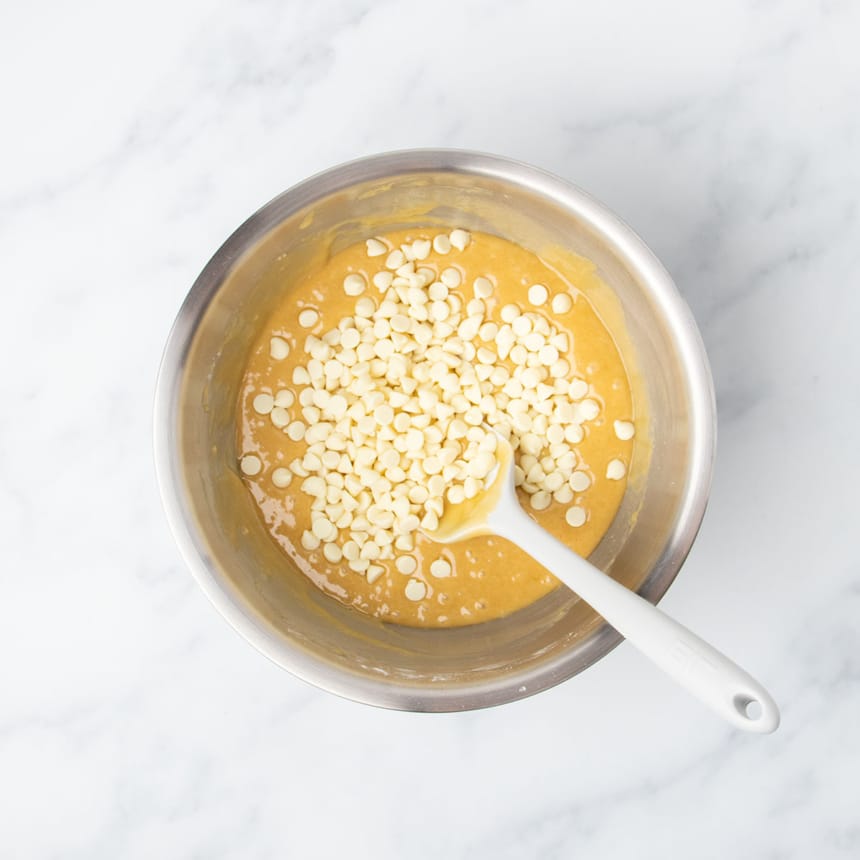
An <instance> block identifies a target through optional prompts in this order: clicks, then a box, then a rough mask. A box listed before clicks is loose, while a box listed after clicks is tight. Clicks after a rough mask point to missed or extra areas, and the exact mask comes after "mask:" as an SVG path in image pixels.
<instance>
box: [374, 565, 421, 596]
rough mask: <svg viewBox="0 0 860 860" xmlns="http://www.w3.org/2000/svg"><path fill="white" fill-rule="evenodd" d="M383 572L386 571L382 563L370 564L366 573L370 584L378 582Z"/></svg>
mask: <svg viewBox="0 0 860 860" xmlns="http://www.w3.org/2000/svg"><path fill="white" fill-rule="evenodd" d="M383 573H385V568H384V567H383V566H382V565H381V564H371V565H368V567H367V573H366V574H365V575H366V576H367V582H368V584H369V585H373V583H374V582H376V580H377V579H379V577H380V576H382V574H383ZM422 596H423V595H422ZM410 599H411V598H410ZM418 599H419V600H420V599H421V598H420V597H419V598H418Z"/></svg>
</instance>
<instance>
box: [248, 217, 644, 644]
mask: <svg viewBox="0 0 860 860" xmlns="http://www.w3.org/2000/svg"><path fill="white" fill-rule="evenodd" d="M438 233H439V231H438V230H437V229H427V230H410V231H405V232H398V233H390V234H387V235H385V236H382V237H380V238H381V239H382V240H384V241H385V242H386V243H387V244H388V245H389V246H390V247H391V248H398V247H400V246H401V245H404V244H409V243H411V242H413V241H414V240H416V239H433V237H434V236H436V235H438ZM385 261H386V256H385V255H382V256H376V257H369V256H368V250H367V248H366V247H365V245H364V243H362V244H360V245H356V246H353V247H351V248H348V249H346V250H345V251H343V252H341V253H339V254H337V255H335V256H334V257H332V258H331V259H330V260H329V261H328V262H327V264H326V265H325V267H324V268H323V269H322V270H321V271H319V272H314V273H311V274H310V275H308V276H307V277H306V278H305V280H304V281H302V282H301V283H299V284H298V285H297V286H296V288H294V289H291V290H290V291H289V293H287V294H285V295H284V299H283V302H282V304H281V306H280V307H279V308H278V309H277V310H276V311H275V313H274V314H273V315H272V317H271V318H270V319H269V320H268V321H267V322H266V324H265V325H264V326H263V327H262V329H261V331H260V336H259V339H258V340H257V342H256V343H255V345H254V347H253V349H252V351H251V354H250V357H249V359H248V366H247V371H246V374H245V378H244V381H243V385H242V388H241V395H240V402H239V405H238V409H239V413H238V414H239V420H238V422H237V423H238V451H239V452H240V456H244V457H247V456H248V455H252V456H251V459H250V460H249V461H247V462H251V461H254V460H255V458H258V459H259V466H260V470H259V473H257V474H247V472H248V471H251V472H253V471H254V469H253V468H250V469H245V468H244V465H245V464H244V463H243V471H245V472H246V474H245V475H244V476H243V477H244V480H245V481H246V483H247V485H248V488H249V490H250V492H251V493H252V494H253V497H254V499H255V500H256V502H257V505H258V507H259V509H260V513H261V515H262V517H263V519H264V521H265V523H266V525H267V527H268V529H269V531H270V533H271V534H272V536H273V537H274V539H275V540H276V541H277V542H278V543H279V545H280V546H281V547H282V548H283V550H284V551H285V552H286V553H287V555H289V556H290V558H292V559H293V561H294V562H295V563H296V564H297V566H298V567H299V568H300V570H301V571H302V572H303V573H304V574H305V575H307V576H308V577H309V578H310V579H311V580H312V581H313V582H314V583H315V584H316V585H317V586H318V587H319V588H321V589H322V590H324V591H325V592H326V593H328V594H330V595H331V596H332V597H334V598H336V599H337V600H339V601H341V602H343V603H345V604H348V605H351V606H354V607H355V608H356V609H359V610H361V611H363V612H367V613H370V614H372V615H375V616H377V617H380V618H383V619H385V620H389V621H392V622H396V623H400V624H406V625H412V626H423V627H451V626H459V625H465V624H474V623H477V622H481V621H487V620H490V619H494V618H499V617H502V616H505V615H507V614H509V613H511V612H514V611H515V610H517V609H520V608H522V607H524V606H526V605H528V604H530V603H532V602H533V601H535V600H537V599H538V598H540V597H542V596H543V595H545V594H547V593H548V592H549V591H551V590H552V589H553V588H555V587H556V586H557V585H558V581H557V580H556V579H555V578H554V577H553V576H552V575H551V574H549V573H548V572H547V571H546V570H545V569H544V568H542V567H541V566H540V565H538V564H537V563H536V562H535V561H534V560H532V559H531V558H530V557H529V556H528V555H527V554H526V553H525V552H524V551H523V550H521V549H519V548H518V547H516V546H514V545H512V544H510V543H509V542H507V541H505V540H503V539H501V538H495V537H475V538H471V539H469V540H466V541H463V542H462V543H460V544H457V545H453V546H442V545H440V544H436V543H435V542H434V541H433V540H432V539H431V538H429V537H428V536H427V535H426V534H424V533H422V532H421V531H419V532H415V534H414V549H412V550H410V551H409V552H408V553H406V554H407V555H410V556H412V557H414V558H415V559H416V561H417V570H415V571H414V572H412V571H410V572H409V573H406V574H405V573H403V572H400V571H399V570H398V569H397V567H396V566H395V559H393V558H392V559H388V560H379V561H374V565H381V566H382V568H384V571H383V572H381V573H377V576H378V578H376V579H375V581H373V582H369V581H368V577H367V575H366V574H364V573H362V572H356V571H355V570H351V569H350V568H349V566H348V565H347V562H346V559H342V560H341V561H339V562H337V563H332V562H330V561H328V560H327V559H326V557H325V556H324V554H323V551H322V549H323V548H322V547H317V548H314V549H307V548H306V547H305V546H303V544H302V534H303V533H304V532H305V531H306V530H308V529H310V528H311V501H312V499H311V497H310V496H308V495H306V494H305V493H303V492H302V491H301V490H300V486H301V484H302V477H301V476H297V477H293V479H292V481H291V483H290V484H289V486H287V487H286V488H279V487H277V486H276V485H275V483H274V482H273V480H272V474H273V472H274V470H275V469H277V468H281V469H284V468H286V467H289V464H290V463H292V462H294V461H295V460H296V458H299V459H301V458H302V457H303V456H304V454H305V452H306V451H307V448H308V445H307V443H306V442H305V441H304V440H302V439H299V440H298V441H294V440H293V439H291V438H290V436H289V435H288V434H287V432H285V431H286V430H287V427H280V428H279V427H277V426H275V424H274V423H273V421H272V420H271V416H270V415H266V414H260V413H259V410H257V409H255V408H254V401H255V398H256V397H258V396H259V395H260V394H270V395H274V394H275V393H276V392H278V391H282V390H290V391H292V392H293V393H294V394H298V387H297V386H296V385H295V384H294V382H293V374H294V370H295V368H296V367H298V366H300V365H302V366H304V365H306V364H307V362H308V358H309V356H308V355H307V354H306V353H305V351H304V348H303V347H304V344H305V339H306V338H307V336H308V335H309V334H313V335H315V336H317V337H322V335H323V334H324V333H325V332H328V331H329V330H330V329H333V328H335V327H337V325H338V323H339V321H341V320H342V319H343V318H344V317H351V316H352V315H353V314H354V313H355V307H356V301H357V297H356V296H355V295H347V294H346V293H345V291H344V277H345V276H346V275H347V274H349V273H356V274H360V275H361V276H362V277H363V279H364V280H365V281H366V282H367V289H366V292H364V293H363V294H362V295H365V296H371V297H373V298H374V299H376V300H377V301H379V300H381V298H382V296H381V292H380V290H378V289H377V288H376V287H374V285H373V283H372V279H373V276H374V275H375V274H376V273H378V272H380V271H386V266H385ZM415 265H416V266H424V267H430V268H432V269H434V270H435V271H436V272H437V273H441V272H442V271H443V270H444V269H446V268H447V267H451V266H455V267H456V268H457V269H458V270H459V271H460V272H461V273H462V276H463V277H462V283H461V284H460V285H459V286H458V287H457V288H455V289H451V290H450V294H451V295H458V296H459V297H460V299H461V301H462V303H463V305H464V306H465V305H466V304H467V302H469V301H470V300H472V299H474V298H475V294H474V293H473V288H472V284H473V282H474V280H475V279H476V278H478V277H487V278H489V279H490V280H491V281H492V282H493V287H494V288H493V293H492V295H491V296H489V297H487V298H486V299H485V305H486V314H487V318H488V319H492V320H494V321H495V322H496V323H501V322H502V318H501V308H502V307H503V306H505V305H508V304H516V305H518V306H519V307H520V308H521V309H522V310H523V311H526V310H528V311H529V312H530V313H536V314H541V315H543V316H544V317H546V319H547V320H548V321H549V322H550V323H551V325H552V326H553V327H554V328H555V329H557V330H558V331H560V332H566V333H567V334H568V335H569V338H570V344H571V346H570V348H569V349H568V351H567V353H566V354H563V355H562V356H561V357H562V358H566V359H567V361H568V362H569V363H570V366H571V371H570V373H569V374H568V377H569V378H570V379H574V378H577V379H581V380H583V381H584V382H585V383H587V386H588V393H587V397H588V398H589V399H590V400H592V401H594V402H596V403H597V404H598V405H599V407H600V411H599V414H598V415H597V416H596V417H595V418H594V419H593V420H589V421H587V422H585V423H584V424H583V429H584V431H585V432H584V438H582V440H581V441H579V442H577V443H575V444H574V443H571V445H570V447H571V448H572V449H573V450H574V452H575V454H576V460H577V466H576V469H577V471H578V472H585V473H586V474H587V475H588V477H589V479H590V486H589V487H588V488H587V489H584V490H581V489H580V488H579V487H578V488H577V491H576V492H575V493H574V494H573V499H572V500H571V501H568V502H566V503H560V502H558V501H552V503H551V504H550V505H549V507H547V508H546V509H543V510H535V509H533V507H531V504H530V499H529V496H528V495H527V494H526V493H525V492H524V491H523V490H522V489H521V490H520V491H519V493H520V499H521V502H522V504H523V507H524V509H525V510H526V511H528V512H529V513H530V514H531V515H532V516H533V517H534V518H535V519H536V520H537V521H538V522H539V523H540V524H541V526H543V527H544V528H545V529H547V530H548V531H549V532H551V533H552V534H554V535H555V536H556V537H557V538H559V539H560V540H562V541H563V542H564V543H565V544H567V545H568V546H570V547H571V548H572V549H573V550H575V551H576V552H577V553H579V554H580V555H582V556H588V555H589V554H590V552H591V551H592V550H593V549H594V547H595V546H596V545H597V544H598V542H599V541H600V539H601V537H602V536H603V534H604V533H605V532H606V530H607V528H608V527H609V524H610V523H611V521H612V519H613V517H614V516H615V513H616V511H617V510H618V507H619V505H620V503H621V498H622V496H623V494H624V490H625V485H626V471H627V468H628V467H629V464H630V458H631V454H632V447H633V442H632V440H631V439H630V438H620V437H628V432H629V433H630V434H631V435H632V426H631V424H630V422H633V421H634V416H633V404H632V402H631V394H630V386H629V384H628V379H627V374H626V372H625V368H624V365H623V363H622V360H621V357H620V355H619V352H618V350H617V348H616V346H615V343H614V341H613V338H612V335H611V334H610V332H609V331H608V330H607V329H606V328H605V326H604V325H603V323H602V321H601V320H600V318H599V317H598V316H597V314H596V312H595V311H594V309H593V308H592V307H591V305H590V304H589V303H588V301H587V300H586V298H585V296H584V294H583V291H581V290H580V289H578V288H577V286H576V285H577V284H578V285H579V286H581V287H583V288H586V287H587V286H588V284H589V283H590V282H591V281H592V280H594V281H596V276H595V274H594V272H593V266H592V265H591V264H590V263H588V261H586V260H583V259H581V258H572V259H571V264H570V268H569V270H567V271H566V273H565V274H567V276H568V277H569V278H570V280H568V279H567V278H566V277H564V276H563V275H562V274H561V273H560V272H558V271H555V270H554V269H552V268H550V267H549V266H548V265H546V264H545V263H544V262H543V261H542V260H541V259H539V258H538V257H536V256H535V255H533V254H532V253H530V252H529V251H527V250H525V249H523V248H521V247H519V246H518V245H516V244H514V243H512V242H509V241H507V240H504V239H501V238H499V237H496V236H490V235H486V234H481V233H474V234H472V235H471V241H469V244H468V245H467V246H466V247H465V248H464V249H463V250H458V249H456V248H452V249H451V250H450V251H449V252H448V253H446V254H441V253H438V252H437V251H436V250H432V251H431V253H430V254H429V256H428V257H427V258H426V259H424V260H420V261H416V262H415ZM534 284H541V285H544V286H545V287H546V288H547V293H548V297H549V298H548V299H547V300H546V302H545V303H542V304H540V305H537V306H535V305H532V304H530V302H529V299H528V295H529V294H528V289H529V287H530V286H531V285H534ZM560 294H567V295H569V296H570V298H571V299H572V302H571V305H572V306H571V308H570V310H567V311H565V312H556V311H554V310H553V305H552V299H553V297H555V296H558V295H560ZM564 304H565V303H564V301H563V300H562V301H561V302H559V303H558V307H559V308H561V307H563V306H564ZM303 309H313V310H314V311H316V312H317V313H318V314H319V319H318V320H316V321H315V322H314V324H313V325H311V326H310V327H301V326H300V324H299V322H298V317H299V314H300V312H301V311H302V310H303ZM309 317H310V319H312V317H313V315H306V316H305V317H304V318H303V319H304V322H305V323H307V322H308V321H309ZM273 336H276V337H279V338H282V339H283V340H285V341H286V342H287V343H288V344H289V354H288V355H287V356H286V357H285V358H280V359H277V360H276V359H273V358H272V356H271V354H270V353H271V346H270V342H271V338H272V337H273ZM476 343H478V341H477V340H476ZM503 363H504V364H505V365H506V366H508V367H509V368H510V367H512V364H511V361H510V360H509V359H508V360H506V361H505V362H503ZM258 402H259V401H258ZM287 411H288V412H289V413H290V420H291V421H292V420H294V419H297V418H300V417H301V405H300V404H299V402H298V401H297V400H296V401H295V402H294V403H293V404H292V405H291V406H290V407H289V408H288V409H287ZM616 422H623V423H622V424H621V425H620V426H621V427H622V428H625V427H626V428H628V431H625V430H624V429H622V430H621V431H620V432H619V430H618V426H619V425H616ZM520 458H521V452H517V453H516V455H515V459H516V460H517V462H519V461H520ZM607 470H609V472H610V474H615V475H616V477H615V479H612V478H609V477H607ZM281 474H283V473H281ZM563 492H564V493H567V492H568V491H566V490H565V491H563ZM572 506H576V507H577V509H579V508H581V509H584V511H585V512H586V517H585V522H584V523H582V524H581V525H577V526H572V525H570V524H569V520H566V519H565V516H566V513H567V512H568V510H569V509H570V508H571V507H572ZM401 554H402V553H398V555H401ZM439 559H444V560H446V561H447V562H448V563H449V564H450V568H451V571H450V575H449V576H445V577H443V578H438V577H437V576H434V575H433V574H432V573H431V563H432V562H434V561H437V560H439ZM438 569H439V568H438V566H437V570H438ZM443 569H444V566H443ZM415 580H417V582H418V583H420V584H421V585H419V586H413V587H412V591H411V594H412V599H411V598H410V597H409V596H407V591H408V589H407V588H406V586H407V584H408V583H409V582H411V581H415ZM416 593H418V594H421V595H422V596H421V597H420V599H414V597H415V594H416Z"/></svg>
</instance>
